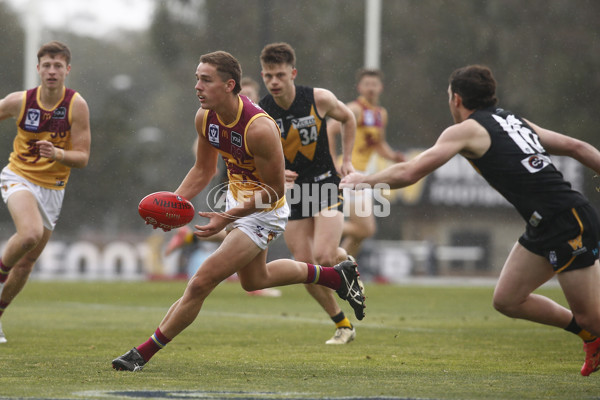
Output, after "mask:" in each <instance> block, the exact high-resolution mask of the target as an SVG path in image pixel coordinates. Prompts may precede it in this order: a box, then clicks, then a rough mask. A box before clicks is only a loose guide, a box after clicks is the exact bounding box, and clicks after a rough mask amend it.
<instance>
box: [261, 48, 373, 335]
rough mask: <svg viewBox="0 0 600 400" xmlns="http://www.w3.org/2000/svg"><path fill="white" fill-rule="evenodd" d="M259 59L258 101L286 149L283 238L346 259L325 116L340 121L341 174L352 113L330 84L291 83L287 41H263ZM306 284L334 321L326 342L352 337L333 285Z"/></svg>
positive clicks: (297, 253) (312, 252) (306, 252)
mask: <svg viewBox="0 0 600 400" xmlns="http://www.w3.org/2000/svg"><path fill="white" fill-rule="evenodd" d="M260 63H261V67H262V78H263V81H264V83H265V86H266V87H267V90H268V91H269V94H268V95H267V96H265V97H264V98H263V99H262V100H261V101H260V103H259V104H260V106H261V107H262V108H263V109H264V110H265V111H266V112H267V113H268V114H269V115H270V116H271V117H272V118H273V119H274V120H275V121H276V122H277V124H278V125H279V129H280V130H281V141H282V144H283V152H284V154H285V169H286V171H285V178H286V186H287V187H288V188H289V190H288V194H289V195H288V202H289V204H290V207H291V214H290V218H289V222H288V226H287V229H286V230H285V233H284V237H285V242H286V244H287V246H288V248H289V249H290V251H291V253H292V255H293V256H294V258H295V259H296V260H298V261H301V260H302V261H305V262H317V263H319V264H320V265H327V266H333V265H335V264H337V263H338V262H340V261H342V260H345V259H346V257H347V254H346V251H345V250H344V249H342V248H341V247H339V243H340V240H341V237H342V231H343V224H344V216H343V214H342V208H343V203H342V196H341V195H340V193H339V187H338V185H339V182H340V177H339V176H338V174H337V173H336V169H335V164H334V162H333V160H332V159H331V153H330V151H329V142H328V138H327V124H326V123H325V118H333V119H335V120H337V121H339V122H340V123H341V124H342V141H343V142H342V146H343V153H344V154H343V165H342V167H341V170H342V174H344V175H345V174H347V173H349V172H353V171H354V169H353V167H352V162H351V157H352V145H353V143H354V135H355V132H356V120H355V118H354V114H353V113H352V111H351V110H350V109H349V108H348V107H347V106H346V105H345V104H344V103H342V102H341V101H339V100H338V99H337V98H336V96H335V95H334V94H333V93H332V92H331V91H329V90H326V89H321V88H310V87H306V86H296V85H295V83H294V79H295V78H296V75H297V73H298V72H297V70H296V55H295V52H294V49H293V48H292V47H291V46H290V45H289V44H287V43H272V44H269V45H267V46H265V47H264V49H263V50H262V53H261V56H260ZM306 289H307V290H308V292H309V293H310V294H311V295H312V296H313V297H314V298H315V299H316V300H317V302H318V303H319V304H320V305H321V307H323V309H324V310H325V311H326V312H327V314H328V315H329V316H330V318H331V319H332V320H333V322H334V323H335V324H336V328H337V329H336V333H335V335H334V337H332V338H331V339H330V340H328V341H327V342H326V343H327V344H344V343H348V342H350V341H352V340H353V339H354V337H355V335H356V332H355V329H354V327H353V326H352V324H351V323H350V321H349V320H348V318H346V316H345V315H344V313H343V311H342V310H341V309H340V307H339V305H338V304H337V302H336V300H335V297H334V295H333V291H332V290H330V289H328V288H320V287H318V286H317V285H312V284H307V285H306ZM359 318H362V316H361V317H359Z"/></svg>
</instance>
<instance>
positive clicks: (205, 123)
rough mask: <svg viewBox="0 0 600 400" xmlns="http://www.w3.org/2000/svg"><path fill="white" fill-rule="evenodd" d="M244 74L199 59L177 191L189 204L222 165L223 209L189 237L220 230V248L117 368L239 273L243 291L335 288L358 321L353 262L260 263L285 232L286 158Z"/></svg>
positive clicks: (217, 56) (156, 346)
mask: <svg viewBox="0 0 600 400" xmlns="http://www.w3.org/2000/svg"><path fill="white" fill-rule="evenodd" d="M241 75H242V70H241V66H240V64H239V62H238V61H237V60H236V59H235V58H234V57H233V56H232V55H231V54H229V53H227V52H224V51H217V52H213V53H209V54H205V55H203V56H201V57H200V63H199V64H198V67H197V69H196V79H197V83H196V87H195V89H196V94H197V96H198V99H199V100H200V105H201V107H200V109H199V110H198V112H197V113H196V120H195V125H196V131H197V132H198V136H199V140H198V148H197V151H196V162H195V164H194V166H193V167H192V168H191V169H190V171H189V172H188V174H187V175H186V177H185V178H184V179H183V181H182V182H181V184H180V186H179V188H177V190H176V191H175V193H177V194H179V195H181V196H182V197H184V198H186V199H192V198H193V197H195V196H196V195H197V194H198V193H200V191H202V189H204V188H205V187H206V186H207V185H208V184H209V182H210V181H211V179H212V178H213V176H214V175H215V173H216V172H217V157H218V156H219V155H220V156H221V157H222V158H223V160H224V161H225V164H226V165H227V170H228V175H229V189H228V193H227V211H225V212H199V215H200V216H202V217H205V218H208V219H209V221H208V223H207V224H205V225H202V226H199V225H196V226H195V228H196V229H197V231H196V232H195V234H196V235H197V236H199V237H209V236H212V235H214V234H217V233H219V232H220V231H222V230H223V229H224V228H226V229H227V230H228V231H229V233H228V235H227V236H226V238H225V239H224V240H223V242H222V243H221V245H220V246H219V248H218V249H217V250H216V251H215V252H214V253H213V254H212V255H211V256H210V257H208V258H207V259H206V260H205V261H204V262H203V263H202V265H201V266H200V268H199V269H198V270H197V272H196V273H195V274H194V276H192V278H191V279H190V281H189V282H188V285H187V287H186V289H185V291H184V293H183V296H182V297H181V298H180V299H179V300H177V301H176V302H175V303H174V304H173V305H172V306H171V308H170V309H169V311H168V312H167V314H166V315H165V317H164V318H163V320H162V322H161V323H160V324H159V326H158V328H157V329H156V331H155V332H154V334H153V335H152V336H151V337H150V338H149V339H148V340H147V341H145V342H144V343H142V344H140V345H139V346H137V347H134V348H133V349H131V350H130V351H128V352H127V353H125V354H123V355H122V356H120V357H117V358H116V359H114V360H113V361H112V366H113V368H115V369H117V370H127V371H139V370H141V369H142V368H143V367H144V365H145V364H146V363H147V362H148V361H149V360H150V358H151V357H152V356H153V355H154V354H156V352H158V351H159V350H160V349H162V348H163V347H164V346H166V345H167V343H169V342H170V341H171V340H172V339H174V338H175V336H177V335H178V334H179V333H181V332H182V331H183V330H184V329H185V328H186V327H187V326H188V325H190V324H191V323H192V322H193V321H194V320H195V319H196V317H197V316H198V313H199V312H200V309H201V308H202V304H203V302H204V299H206V297H207V296H208V295H209V294H210V293H211V292H212V290H213V289H214V288H215V287H216V286H217V285H218V284H219V283H220V282H222V281H223V280H225V279H226V278H227V277H229V276H231V275H232V274H233V273H235V272H237V274H238V276H239V278H240V282H241V285H242V287H243V288H244V289H245V290H256V289H262V288H266V287H273V286H283V285H290V284H297V283H316V284H319V285H323V286H326V287H329V288H331V289H334V290H336V291H337V293H338V295H339V296H340V297H341V298H342V299H344V300H347V301H348V302H349V303H350V305H351V306H352V308H353V309H354V312H355V315H356V317H357V318H358V319H362V318H363V317H364V308H365V297H364V294H363V289H362V283H361V282H360V280H359V274H358V268H357V267H358V266H357V265H356V263H355V262H352V261H344V262H342V263H340V264H338V265H336V266H334V267H321V266H319V265H313V264H309V263H304V262H298V261H293V260H288V259H281V260H275V261H272V262H270V263H268V264H267V263H266V257H267V246H268V244H269V242H270V241H272V240H273V239H275V238H277V237H278V236H279V235H280V234H281V233H282V232H283V231H284V228H285V225H286V222H287V218H288V214H289V207H288V205H287V203H286V201H285V195H284V194H285V177H284V169H285V163H284V156H283V148H282V146H281V139H280V133H279V128H278V127H277V124H276V123H275V121H274V120H273V119H272V118H271V117H269V116H268V115H267V114H266V113H265V112H264V111H263V110H262V109H261V108H259V107H258V106H257V105H256V104H254V103H252V102H251V101H249V100H248V99H247V98H245V97H240V96H239V95H238V93H239V92H240V79H241Z"/></svg>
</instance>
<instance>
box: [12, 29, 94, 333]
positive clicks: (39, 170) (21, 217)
mask: <svg viewBox="0 0 600 400" xmlns="http://www.w3.org/2000/svg"><path fill="white" fill-rule="evenodd" d="M37 58H38V65H37V70H38V74H39V76H40V80H41V84H40V86H38V87H36V88H33V89H29V90H27V91H20V92H13V93H11V94H9V95H8V96H6V97H5V98H3V99H2V100H0V120H3V119H6V118H9V117H12V118H15V119H16V123H17V136H16V137H15V140H14V144H13V151H12V153H11V154H10V158H9V162H8V165H7V166H6V167H4V169H3V170H2V174H1V175H0V187H1V190H2V199H3V200H4V202H5V203H6V205H7V207H8V210H9V211H10V215H11V217H12V219H13V222H14V224H15V228H16V230H17V231H16V233H15V234H13V235H12V236H11V237H10V239H8V242H7V243H6V246H5V248H4V252H3V253H2V258H1V259H0V316H2V314H3V312H4V310H5V309H6V307H8V305H9V304H10V303H11V301H13V300H14V298H15V297H16V296H17V294H19V292H20V291H21V289H23V287H24V286H25V284H26V283H27V279H28V278H29V275H30V274H31V271H32V270H33V266H34V264H35V262H36V260H37V259H38V258H39V256H40V255H41V253H42V251H43V250H44V248H45V247H46V244H47V243H48V240H49V239H50V236H51V235H52V231H53V230H54V227H55V225H56V222H57V221H58V216H59V214H60V210H61V207H62V203H63V198H64V195H65V187H66V185H67V181H68V180H69V175H70V173H71V168H83V167H85V166H86V165H87V163H88V160H89V157H90V142H91V133H90V112H89V109H88V106H87V103H86V101H85V100H84V99H83V97H81V96H80V95H79V93H77V92H76V91H74V90H72V89H68V88H66V87H65V80H66V78H67V75H69V72H70V71H71V51H70V50H69V48H68V47H67V46H66V45H64V44H63V43H60V42H56V41H54V42H49V43H46V44H44V45H43V46H42V47H41V48H40V49H39V51H38V54H37ZM5 342H6V336H5V335H4V333H3V331H2V325H1V324H0V343H5Z"/></svg>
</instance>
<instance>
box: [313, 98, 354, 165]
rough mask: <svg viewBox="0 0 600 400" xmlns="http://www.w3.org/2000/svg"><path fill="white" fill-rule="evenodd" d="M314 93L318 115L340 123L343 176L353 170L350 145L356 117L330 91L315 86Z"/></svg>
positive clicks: (352, 143) (352, 140)
mask: <svg viewBox="0 0 600 400" xmlns="http://www.w3.org/2000/svg"><path fill="white" fill-rule="evenodd" d="M314 94H315V104H316V106H317V112H318V113H319V115H321V116H323V117H329V118H333V119H334V120H336V121H339V122H340V123H341V133H342V153H343V155H342V165H341V173H342V175H344V176H345V175H347V174H349V173H351V172H354V167H353V166H352V147H353V146H354V137H355V136H356V117H355V116H354V113H353V112H352V110H351V109H350V108H348V106H347V105H345V104H344V103H342V102H341V101H339V100H338V98H337V97H335V95H334V94H333V93H332V92H331V91H329V90H327V89H320V88H315V90H314ZM330 151H331V148H330Z"/></svg>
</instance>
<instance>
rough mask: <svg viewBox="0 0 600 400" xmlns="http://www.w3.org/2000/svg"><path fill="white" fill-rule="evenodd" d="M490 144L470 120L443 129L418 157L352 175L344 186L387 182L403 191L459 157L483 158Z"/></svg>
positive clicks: (347, 178)
mask: <svg viewBox="0 0 600 400" xmlns="http://www.w3.org/2000/svg"><path fill="white" fill-rule="evenodd" d="M486 140H487V141H486ZM489 145H490V141H489V136H488V135H487V133H486V132H485V129H483V127H482V126H481V125H479V124H478V123H477V122H475V121H472V120H467V121H464V122H462V123H460V124H456V125H452V126H451V127H449V128H447V129H446V130H444V132H442V134H441V135H440V137H439V138H438V140H437V141H436V143H435V144H434V145H433V146H432V147H430V148H429V149H427V150H425V151H424V152H422V153H421V154H419V155H418V156H416V157H415V158H413V159H411V160H409V161H406V162H401V163H397V164H394V165H391V166H389V167H388V168H386V169H384V170H382V171H380V172H377V173H375V174H373V175H368V176H365V175H362V174H357V173H354V174H350V175H348V176H346V177H344V178H343V179H342V186H344V187H354V186H355V185H357V184H360V183H365V184H367V185H369V186H374V185H375V184H377V183H385V184H388V185H389V186H390V188H392V189H398V188H402V187H405V186H409V185H412V184H414V183H416V182H418V181H419V180H420V179H422V178H423V177H425V176H427V175H428V174H430V173H431V172H433V171H435V170H436V169H437V168H439V167H441V166H442V165H444V164H445V163H446V162H448V160H450V159H451V158H452V157H454V156H455V155H457V154H461V155H463V156H466V157H473V158H478V157H481V156H482V155H483V154H484V153H485V151H487V149H488V148H489Z"/></svg>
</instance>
